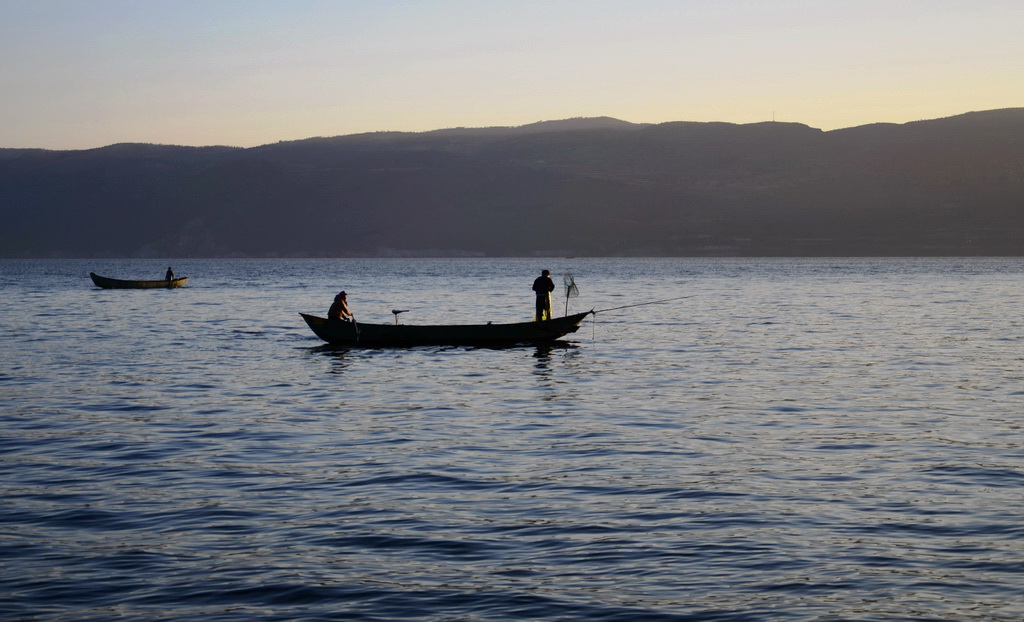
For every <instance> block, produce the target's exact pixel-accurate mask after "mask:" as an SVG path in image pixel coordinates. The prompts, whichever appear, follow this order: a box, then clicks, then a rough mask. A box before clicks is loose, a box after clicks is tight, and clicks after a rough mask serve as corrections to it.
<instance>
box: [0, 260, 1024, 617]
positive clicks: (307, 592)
mask: <svg viewBox="0 0 1024 622" xmlns="http://www.w3.org/2000/svg"><path fill="white" fill-rule="evenodd" d="M166 263H167V262H163V261H148V260H143V261H140V260H132V261H128V260H103V261H91V262H85V261H77V260H54V261H0V293H2V296H0V327H2V330H3V338H2V343H0V348H2V350H0V498H2V500H3V501H2V503H0V560H2V564H0V568H2V570H0V611H3V612H5V613H4V614H3V616H4V619H6V620H68V621H70V620H74V621H91V620H112V619H117V620H140V621H141V620H146V621H152V620H188V619H196V620H199V619H202V620H258V621H264V620H266V621H270V620H282V621H283V620H374V621H378V620H403V619H407V620H437V621H466V622H470V621H481V620H544V621H548V620H588V621H589V620H615V621H620V620H621V621H626V620H1020V619H1024V521H1022V507H1024V498H1022V497H1024V445H1022V441H1021V432H1022V429H1021V424H1022V413H1024V408H1022V402H1024V382H1022V380H1024V320H1022V319H1021V318H1022V310H1024V293H1022V292H1024V287H1022V286H1024V260H1021V259H942V260H934V259H927V260H924V259H857V260H853V259H807V260H784V259H777V260H752V259H748V260H731V259H717V260H708V259H700V260H699V259H657V260H653V259H649V260H643V259H603V260H597V259H550V260H525V259H519V260H496V259H486V260H483V259H481V260H478V259H473V260H470V259H462V260H440V259H438V260H397V259H396V260H181V261H175V262H173V265H174V269H175V271H176V272H178V273H179V274H181V275H188V276H190V277H191V279H190V280H189V282H188V285H187V286H186V287H185V288H183V289H180V290H154V291H141V290H122V291H108V290H100V289H98V288H96V287H94V286H93V285H92V283H91V282H90V281H89V278H88V273H89V272H90V271H95V272H97V273H100V274H105V275H108V276H113V277H121V278H160V277H161V276H162V274H163V271H164V270H165V269H166ZM542 268H548V269H550V270H551V271H552V272H553V273H554V274H555V275H556V282H557V283H558V284H559V285H561V278H560V275H561V273H562V272H563V271H564V270H571V271H572V272H573V273H574V275H575V277H576V281H577V283H578V284H579V287H580V297H579V298H574V299H572V300H571V301H570V306H569V310H570V311H573V310H575V311H584V310H588V309H591V308H596V309H598V310H603V309H610V308H612V307H619V306H623V305H631V304H636V303H640V302H648V301H654V300H662V299H668V298H675V297H680V296H688V297H687V298H684V299H681V300H676V301H673V302H669V303H662V304H650V305H644V306H638V307H632V308H628V309H619V310H614V311H601V312H599V313H597V314H596V316H594V317H593V318H592V319H588V320H587V321H586V323H585V324H584V325H583V327H582V328H581V329H580V331H579V332H578V333H576V334H575V335H572V336H571V337H570V338H569V339H568V340H567V342H566V343H564V344H561V345H557V346H547V347H536V346H534V347H522V348H509V349H473V348H444V347H429V348H411V349H376V350H357V349H353V350H337V349H333V350H332V349H329V348H325V347H323V346H322V345H321V343H320V342H319V341H318V340H317V339H316V338H315V337H314V336H313V335H312V333H311V332H310V331H309V330H308V329H307V328H306V326H305V325H304V324H303V323H302V320H301V318H300V317H299V315H298V312H300V311H301V312H314V313H320V314H323V313H325V312H326V309H327V307H328V306H329V304H330V302H331V299H332V298H333V296H334V294H335V293H336V292H337V291H338V290H339V289H346V290H347V291H348V292H349V297H350V302H351V305H352V307H353V311H355V313H356V315H357V318H358V319H359V320H360V321H361V322H392V321H393V316H392V315H391V312H390V311H391V309H395V308H400V309H408V310H409V312H408V313H406V314H403V315H402V319H403V322H406V323H420V322H422V323H461V322H479V321H495V322H506V321H523V320H527V319H529V318H530V316H531V315H532V310H533V309H532V307H533V301H532V299H531V296H532V292H530V289H529V288H530V284H531V283H532V281H533V278H534V277H535V276H536V275H537V273H539V271H540V269H542ZM554 306H555V308H556V310H558V311H561V312H564V310H565V299H564V297H563V296H562V295H559V296H557V297H556V299H555V303H554Z"/></svg>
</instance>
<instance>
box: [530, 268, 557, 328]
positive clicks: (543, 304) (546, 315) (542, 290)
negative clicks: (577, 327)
mask: <svg viewBox="0 0 1024 622" xmlns="http://www.w3.org/2000/svg"><path fill="white" fill-rule="evenodd" d="M533 291H534V292H535V293H536V294H537V315H536V316H535V317H534V318H533V321H534V322H540V321H542V320H550V319H551V292H553V291H555V282H554V281H552V280H551V273H550V272H548V271H547V270H543V271H542V272H541V273H540V276H538V277H537V278H536V280H534V281H533Z"/></svg>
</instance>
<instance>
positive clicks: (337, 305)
mask: <svg viewBox="0 0 1024 622" xmlns="http://www.w3.org/2000/svg"><path fill="white" fill-rule="evenodd" d="M327 319H329V320H345V321H346V322H352V321H355V319H356V316H355V314H353V313H352V312H351V311H349V310H348V294H346V293H345V292H338V295H337V296H335V297H334V304H332V305H331V309H330V311H328V312H327Z"/></svg>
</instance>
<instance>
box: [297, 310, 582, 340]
mask: <svg viewBox="0 0 1024 622" xmlns="http://www.w3.org/2000/svg"><path fill="white" fill-rule="evenodd" d="M591 313H592V312H591V311H587V312H586V313H577V314H575V315H568V316H565V317H560V318H554V319H551V320H546V321H543V322H520V323H517V324H461V325H460V324H455V325H425V326H417V325H414V324H413V325H407V324H361V323H358V322H346V321H344V320H328V319H326V318H322V317H317V316H314V315H307V314H305V313H300V314H299V315H301V316H302V319H304V320H305V321H306V324H308V325H309V327H310V328H311V329H312V330H313V332H314V333H315V334H316V336H317V337H319V338H321V339H323V340H324V341H326V342H327V343H329V344H332V345H338V346H359V347H381V346H395V347H408V346H422V345H477V346H496V345H515V344H528V343H543V342H547V341H554V340H556V339H558V338H559V337H564V336H565V335H568V334H569V333H574V332H576V331H577V330H579V327H580V323H581V322H583V319H584V318H586V317H587V316H588V315H590V314H591Z"/></svg>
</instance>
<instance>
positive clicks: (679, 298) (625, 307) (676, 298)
mask: <svg viewBox="0 0 1024 622" xmlns="http://www.w3.org/2000/svg"><path fill="white" fill-rule="evenodd" d="M696 295H697V294H690V295H689V296H677V297H675V298H666V299H664V300H652V301H650V302H638V303H636V304H632V305H622V306H621V307H611V308H610V309H597V310H595V311H591V313H604V312H605V311H618V310H619V309H629V308H631V307H642V306H644V305H656V304H660V303H662V302H672V301H673V300H682V299H683V298H693V297H694V296H696Z"/></svg>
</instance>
